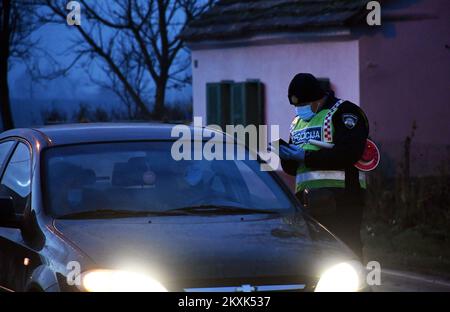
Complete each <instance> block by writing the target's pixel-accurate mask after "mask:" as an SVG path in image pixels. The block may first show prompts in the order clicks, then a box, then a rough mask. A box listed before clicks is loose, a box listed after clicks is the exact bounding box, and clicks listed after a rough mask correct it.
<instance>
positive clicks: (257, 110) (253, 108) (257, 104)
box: [245, 80, 264, 126]
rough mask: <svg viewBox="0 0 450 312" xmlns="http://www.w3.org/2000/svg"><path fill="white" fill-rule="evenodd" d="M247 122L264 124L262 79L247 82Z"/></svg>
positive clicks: (248, 123) (256, 124)
mask: <svg viewBox="0 0 450 312" xmlns="http://www.w3.org/2000/svg"><path fill="white" fill-rule="evenodd" d="M245 93H246V96H245V98H246V124H247V125H250V124H252V125H255V126H259V125H262V124H264V85H263V84H262V83H261V82H260V81H257V80H256V81H247V82H245Z"/></svg>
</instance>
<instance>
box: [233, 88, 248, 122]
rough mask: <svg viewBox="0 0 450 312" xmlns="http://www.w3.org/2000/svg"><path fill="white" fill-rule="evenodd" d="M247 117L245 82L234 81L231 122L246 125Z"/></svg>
mask: <svg viewBox="0 0 450 312" xmlns="http://www.w3.org/2000/svg"><path fill="white" fill-rule="evenodd" d="M245 119H246V109H245V84H244V83H242V82H239V83H234V84H233V85H232V86H231V107H230V124H232V125H239V124H241V125H244V124H245Z"/></svg>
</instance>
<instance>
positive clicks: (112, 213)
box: [57, 209, 186, 219]
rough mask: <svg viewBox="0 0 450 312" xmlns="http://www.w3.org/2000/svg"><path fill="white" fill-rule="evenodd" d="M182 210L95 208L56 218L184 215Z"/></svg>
mask: <svg viewBox="0 0 450 312" xmlns="http://www.w3.org/2000/svg"><path fill="white" fill-rule="evenodd" d="M184 214H186V213H184V212H183V211H142V210H114V209H97V210H89V211H81V212H74V213H69V214H65V215H63V216H61V217H58V218H57V219H91V218H105V219H107V218H133V217H147V216H165V215H171V216H174V215H184Z"/></svg>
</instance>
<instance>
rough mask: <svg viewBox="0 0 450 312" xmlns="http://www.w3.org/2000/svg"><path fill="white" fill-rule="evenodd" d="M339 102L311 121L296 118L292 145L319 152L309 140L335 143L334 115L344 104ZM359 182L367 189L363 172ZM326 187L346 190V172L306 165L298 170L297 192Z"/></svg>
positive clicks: (291, 132)
mask: <svg viewBox="0 0 450 312" xmlns="http://www.w3.org/2000/svg"><path fill="white" fill-rule="evenodd" d="M343 102H344V101H343V100H339V101H338V102H336V104H335V105H334V106H333V107H332V108H330V109H324V110H321V111H320V112H319V113H317V114H316V115H315V116H314V117H313V118H312V119H311V120H310V121H305V120H302V119H300V118H299V117H296V118H295V119H294V120H293V121H292V124H291V127H290V135H291V140H292V143H293V144H295V145H297V146H300V147H302V148H303V149H304V150H305V151H318V150H320V147H318V146H316V145H312V144H309V140H317V141H322V142H324V143H333V134H334V127H333V122H332V119H333V115H334V114H335V113H336V111H337V110H338V108H339V106H340V105H341V104H342V103H343ZM359 182H360V185H361V187H362V188H366V177H365V174H364V173H363V172H360V173H359ZM324 187H333V188H345V171H343V170H342V171H340V170H339V171H337V170H320V171H318V170H312V169H310V168H307V167H306V166H305V165H304V164H302V165H300V166H299V167H298V168H297V176H296V184H295V192H296V193H297V192H301V191H303V190H305V189H316V188H324Z"/></svg>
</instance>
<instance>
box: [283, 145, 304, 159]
mask: <svg viewBox="0 0 450 312" xmlns="http://www.w3.org/2000/svg"><path fill="white" fill-rule="evenodd" d="M280 158H281V159H283V160H295V161H298V162H303V161H304V160H305V150H304V149H303V148H301V147H298V146H296V145H294V144H289V146H284V145H282V146H280Z"/></svg>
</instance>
